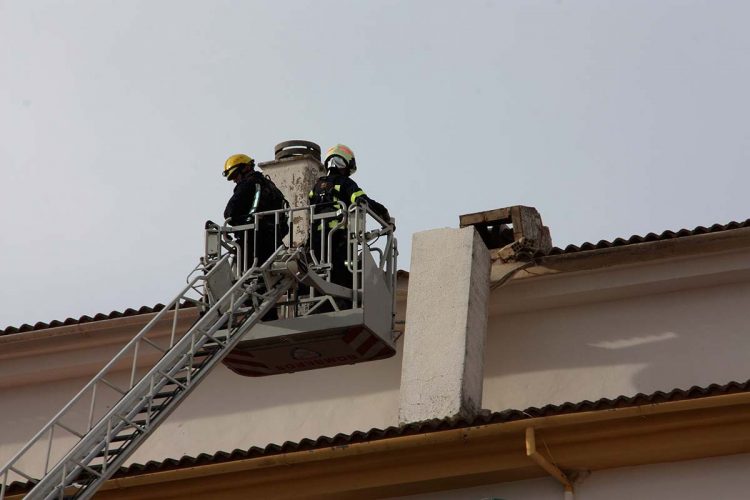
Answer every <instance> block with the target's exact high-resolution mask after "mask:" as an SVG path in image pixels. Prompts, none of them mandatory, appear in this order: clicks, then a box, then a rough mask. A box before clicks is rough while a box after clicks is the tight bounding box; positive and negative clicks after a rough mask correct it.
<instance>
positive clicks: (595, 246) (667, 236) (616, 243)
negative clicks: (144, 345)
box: [0, 219, 750, 335]
mask: <svg viewBox="0 0 750 500" xmlns="http://www.w3.org/2000/svg"><path fill="white" fill-rule="evenodd" d="M745 227H750V219H747V220H745V221H744V222H735V221H732V222H729V223H727V224H714V225H713V226H710V227H703V226H698V227H696V228H694V229H680V230H679V231H677V232H675V231H664V232H662V233H660V234H656V233H648V234H647V235H645V236H638V235H633V236H631V237H630V238H628V239H625V238H615V239H614V240H612V241H607V240H601V241H599V242H598V243H591V242H586V243H582V244H581V245H580V246H576V245H568V246H566V247H565V248H559V247H554V248H553V249H552V250H551V251H550V252H549V254H548V255H560V254H569V253H575V252H586V251H590V250H601V249H603V248H614V247H622V246H627V245H637V244H639V243H649V242H652V241H665V240H671V239H675V238H684V237H687V236H698V235H701V234H709V233H718V232H722V231H731V230H733V229H741V228H745ZM398 273H399V276H408V275H409V273H408V272H407V271H402V270H399V271H398ZM163 308H164V305H163V304H156V305H155V306H153V307H148V306H143V307H141V308H139V309H130V308H129V309H126V310H125V311H123V312H120V311H112V312H111V313H109V314H101V313H100V314H97V315H95V316H93V317H91V316H81V317H80V318H78V319H74V318H68V319H66V320H64V321H52V322H50V323H44V322H42V321H40V322H38V323H35V324H33V325H30V324H23V325H21V326H19V327H14V326H8V327H6V328H5V329H4V330H0V335H11V334H14V333H24V332H30V331H36V330H44V329H46V328H54V327H56V326H65V325H75V324H79V323H89V322H91V321H102V320H107V319H114V318H120V317H123V316H135V315H138V314H148V313H151V312H158V311H160V310H162V309H163Z"/></svg>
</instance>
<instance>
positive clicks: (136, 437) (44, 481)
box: [0, 246, 299, 500]
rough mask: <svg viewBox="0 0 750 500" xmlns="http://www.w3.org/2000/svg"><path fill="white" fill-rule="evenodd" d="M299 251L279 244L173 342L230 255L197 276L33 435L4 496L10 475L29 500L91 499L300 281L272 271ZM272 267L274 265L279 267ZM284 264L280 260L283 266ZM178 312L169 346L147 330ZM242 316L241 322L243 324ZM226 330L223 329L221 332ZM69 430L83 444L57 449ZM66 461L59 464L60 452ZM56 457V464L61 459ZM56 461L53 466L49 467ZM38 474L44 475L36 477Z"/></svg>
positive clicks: (3, 472) (0, 488)
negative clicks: (182, 312) (147, 361)
mask: <svg viewBox="0 0 750 500" xmlns="http://www.w3.org/2000/svg"><path fill="white" fill-rule="evenodd" d="M298 253H299V250H295V251H287V250H286V249H285V248H284V247H283V246H281V247H279V249H278V250H277V251H276V253H275V254H274V255H272V256H271V258H269V259H268V260H267V261H266V262H265V263H264V264H263V265H261V266H258V267H253V268H251V269H249V270H248V271H247V272H245V273H244V274H243V275H242V276H241V277H240V279H238V280H237V281H236V283H234V284H233V285H231V287H230V288H229V289H228V290H227V291H226V293H224V294H223V295H222V296H221V297H220V298H219V299H218V300H217V301H216V302H215V303H214V304H213V306H212V307H211V308H210V309H209V310H208V311H207V312H206V313H205V314H204V315H203V316H202V317H201V318H200V319H199V320H198V321H197V322H196V323H195V324H194V325H193V326H192V327H191V328H190V329H189V330H188V331H187V332H186V333H185V334H184V335H183V336H182V337H181V338H179V339H178V340H177V341H175V326H176V316H177V312H178V310H179V307H180V304H181V301H184V300H185V299H186V298H187V295H186V294H187V293H188V292H189V291H190V290H195V289H196V287H197V286H198V284H199V282H201V281H206V282H207V281H209V280H211V279H212V278H215V277H216V276H218V275H220V274H221V273H222V271H226V268H227V267H228V266H229V262H228V259H229V255H225V256H224V257H223V258H221V259H220V260H218V261H217V262H215V263H212V264H211V267H210V269H203V270H204V271H205V274H204V275H201V276H197V277H195V278H193V279H192V280H191V281H190V282H189V284H188V286H187V287H185V288H184V289H183V290H182V291H181V292H180V294H178V296H177V297H176V298H175V299H174V300H173V301H171V302H170V303H169V304H168V305H167V307H165V309H164V310H163V311H161V312H160V313H159V314H158V315H157V316H156V317H154V318H153V319H152V320H151V321H150V322H149V323H148V325H146V326H145V327H144V328H143V330H141V332H139V333H138V334H137V335H136V336H135V337H134V338H133V339H132V340H131V341H130V342H129V343H128V344H127V345H126V346H125V347H124V348H123V349H122V350H121V351H120V352H119V353H118V354H117V355H116V356H115V357H114V358H113V359H112V361H110V362H109V363H108V364H107V365H106V366H105V367H104V368H103V369H102V370H101V371H100V372H99V373H98V374H97V375H96V376H95V377H94V378H93V379H92V380H91V381H90V382H89V383H88V384H87V385H86V386H85V387H84V389H82V390H81V391H80V392H79V393H78V394H77V395H76V396H75V397H74V398H73V399H72V400H71V401H70V402H69V403H68V404H67V405H66V406H65V407H64V408H63V409H62V410H61V411H60V412H59V413H58V414H57V415H55V417H53V418H52V420H51V421H50V422H49V423H48V424H47V425H46V426H45V427H44V428H43V429H42V430H41V431H39V432H38V433H37V434H36V436H34V438H32V440H31V441H30V442H29V443H28V444H27V445H26V446H25V447H24V448H23V449H21V451H20V452H18V453H17V454H16V456H14V457H13V458H12V459H11V460H10V462H9V463H8V464H6V465H5V466H4V467H3V468H2V469H0V480H1V484H0V500H2V499H3V498H4V497H5V494H6V488H7V486H8V482H9V478H10V477H11V474H15V475H17V476H20V477H22V478H25V479H26V480H28V481H31V482H34V483H36V484H35V485H34V487H33V488H32V490H31V491H30V492H29V493H28V496H27V497H26V498H31V499H52V498H61V499H62V498H64V497H65V498H69V497H71V496H72V497H74V498H90V497H91V496H93V494H94V493H95V492H96V490H97V488H98V487H99V486H100V485H101V484H102V483H103V482H104V481H106V480H107V479H108V478H109V477H111V476H112V474H114V473H115V472H116V471H117V470H118V468H119V467H120V466H121V465H122V464H123V463H124V462H125V460H126V459H127V458H128V457H129V456H130V455H131V454H132V453H133V452H134V451H135V450H136V449H137V448H138V446H139V445H140V444H141V442H143V441H144V440H145V439H146V438H147V437H148V436H149V435H150V434H151V433H152V432H153V431H154V430H155V429H156V428H157V427H158V425H159V424H160V423H161V422H163V421H164V420H165V419H166V418H167V416H168V415H169V414H170V413H171V412H172V411H174V410H175V408H177V406H178V405H179V404H180V402H182V400H183V399H184V398H185V397H186V396H187V395H188V394H189V393H190V392H191V391H192V390H193V389H194V388H195V387H196V386H197V385H198V384H199V383H200V382H201V381H202V380H203V379H204V378H205V376H206V375H207V374H208V373H209V371H210V370H211V369H212V368H213V367H214V366H215V365H216V364H217V363H218V362H220V361H221V359H222V358H223V357H224V356H225V355H226V354H228V353H229V352H230V351H231V350H232V349H233V348H234V346H235V345H236V344H237V342H239V340H240V339H241V338H242V337H243V335H244V334H245V333H246V332H248V331H249V330H250V329H251V328H252V327H253V325H255V324H256V323H257V322H258V321H259V320H260V318H261V317H263V315H264V314H265V313H267V312H268V311H269V310H270V309H271V308H272V307H274V306H275V304H276V302H277V300H278V299H279V298H280V297H281V296H282V295H283V294H284V293H285V292H286V291H287V290H288V289H289V287H290V286H292V283H293V281H294V278H293V277H291V276H290V275H288V274H284V273H278V272H277V273H274V271H273V270H274V269H281V268H282V265H284V264H285V263H286V262H287V261H289V260H294V259H295V258H296V257H297V256H298V255H297V254H298ZM274 264H276V266H275V267H274ZM279 264H281V265H279ZM170 310H172V311H174V315H175V318H174V323H173V328H172V337H171V339H170V342H169V345H168V346H164V347H162V346H160V345H159V343H158V342H157V341H156V340H155V339H150V338H149V337H148V335H149V334H150V333H151V332H152V330H153V329H154V326H155V325H156V324H157V322H159V320H161V319H163V318H164V317H165V316H166V314H167V313H168V311H170ZM238 315H239V316H240V318H241V319H240V321H237V318H238ZM220 330H221V332H220ZM147 348H150V349H155V350H157V351H159V352H161V353H162V354H163V355H162V356H161V358H160V359H158V361H156V362H155V363H154V364H153V366H152V367H151V368H150V369H149V370H148V373H146V374H145V375H144V376H143V377H142V378H140V379H139V380H136V376H135V375H136V372H137V370H138V368H139V364H142V362H143V358H144V357H145V356H143V354H142V352H141V356H140V357H139V350H141V351H143V350H144V349H147ZM124 361H129V362H130V363H132V366H131V377H130V382H129V383H127V384H126V385H124V386H123V385H122V383H120V384H118V383H117V382H116V379H117V377H116V374H115V373H114V372H115V371H116V370H117V371H121V370H122V363H123V362H124ZM105 389H108V390H114V391H115V392H116V393H119V395H121V398H120V399H119V401H118V402H117V403H116V404H115V405H114V406H112V408H111V409H110V410H109V411H107V412H106V413H105V414H104V415H103V416H102V417H101V418H100V419H99V420H98V421H97V420H96V418H95V417H96V415H95V412H96V409H97V404H99V406H101V401H98V397H97V390H98V391H99V392H100V393H101V392H102V391H103V390H105ZM87 403H89V404H90V414H89V419H88V426H87V428H85V429H74V428H72V426H70V425H67V424H66V423H65V419H66V417H71V418H70V419H71V420H72V419H73V417H72V415H74V412H75V411H77V410H79V409H80V406H81V404H87ZM56 432H57V433H58V434H59V433H60V432H67V433H68V434H72V435H74V436H76V437H77V438H78V441H77V442H76V443H75V444H74V445H73V446H72V447H70V448H69V449H68V450H67V451H63V453H64V454H62V453H61V450H55V449H54V448H53V443H54V444H57V441H55V440H54V438H55V433H56ZM36 445H40V446H46V447H47V453H46V457H47V458H46V463H45V464H44V468H43V469H42V470H40V471H34V470H31V469H32V467H30V466H29V464H27V463H26V460H25V458H26V457H27V456H30V455H31V453H32V450H34V449H35V446H36ZM60 455H62V458H60V459H59V461H57V457H58V456H60ZM55 461H56V463H55ZM51 464H54V465H52V466H50V465H51ZM36 477H41V478H40V479H36Z"/></svg>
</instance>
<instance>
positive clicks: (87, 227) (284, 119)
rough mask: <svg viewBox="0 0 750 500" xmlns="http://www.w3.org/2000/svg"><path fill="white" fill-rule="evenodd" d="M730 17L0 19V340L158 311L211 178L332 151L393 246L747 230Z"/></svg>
mask: <svg viewBox="0 0 750 500" xmlns="http://www.w3.org/2000/svg"><path fill="white" fill-rule="evenodd" d="M748 19H750V3H748V2H742V1H736V2H735V1H729V0H726V1H719V0H706V1H687V0H682V1H675V0H672V1H669V0H659V1H653V0H643V1H635V0H621V1H604V0H590V1H582V0H580V1H569V0H564V1H532V0H517V1H511V0H507V1H481V2H478V1H465V0H462V1H460V2H459V1H455V2H438V1H398V2H396V1H369V2H364V1H357V2H354V1H348V2H344V1H306V2H303V1H285V2H279V1H271V0H269V1H253V2H251V1H243V2H240V1H235V2H229V1H162V0H149V1H134V0H128V1H104V0H76V1H47V0H44V1H43V0H33V1H32V0H14V1H8V0H0V137H1V139H0V186H2V198H0V199H1V200H2V201H0V221H1V222H2V234H3V236H2V242H3V245H2V253H1V254H0V255H1V256H2V264H1V265H0V277H1V278H2V286H1V287H0V328H3V327H4V326H6V325H14V326H18V325H20V324H22V323H32V324H33V323H35V322H37V321H46V322H48V321H51V320H53V319H65V318H66V317H69V316H72V317H78V316H80V315H82V314H89V315H93V314H96V313H99V312H104V313H109V312H110V311H112V310H115V309H117V310H123V309H125V308H127V307H139V306H142V305H153V304H155V303H157V302H166V301H168V300H170V299H171V298H172V296H173V295H174V294H175V293H176V292H177V291H178V290H179V288H180V287H181V286H182V284H183V283H184V278H185V275H186V274H187V273H188V271H189V270H190V269H192V267H193V266H194V265H195V263H196V262H197V258H198V257H199V255H200V253H201V251H202V244H203V242H202V228H203V222H204V221H205V220H206V219H214V220H219V219H220V218H221V213H222V210H223V207H224V204H225V203H226V200H227V198H228V196H229V194H230V192H231V187H232V186H231V185H230V184H229V183H227V182H226V181H225V180H224V179H223V178H222V177H221V175H220V172H221V167H222V164H223V161H224V159H225V158H226V157H227V156H229V155H230V154H233V153H237V152H245V153H248V154H250V155H251V156H253V157H255V158H257V159H259V160H261V161H263V160H269V159H272V157H273V146H274V145H275V144H276V143H278V142H281V141H284V140H288V139H309V140H312V141H315V142H317V143H319V144H321V146H323V147H324V148H325V147H327V146H329V145H331V144H333V143H336V142H343V143H345V144H347V145H349V146H350V147H352V148H353V149H354V151H355V153H356V155H357V163H358V165H359V171H358V172H357V174H356V176H355V179H356V180H357V181H358V182H359V184H360V186H362V187H363V188H364V189H365V190H366V191H367V193H368V194H369V195H370V196H371V197H372V198H374V199H376V200H378V201H380V202H382V203H384V204H385V205H386V206H388V207H389V209H390V211H391V214H392V215H393V216H394V217H396V219H397V224H398V235H399V237H400V244H401V249H402V254H401V257H400V263H401V266H400V267H402V268H408V267H409V249H410V239H411V235H412V234H413V233H414V232H416V231H421V230H424V229H429V228H436V227H444V226H454V227H455V226H457V225H458V216H459V215H460V214H464V213H468V212H474V211H479V210H488V209H492V208H499V207H504V206H509V205H514V204H524V205H531V206H535V207H537V208H538V209H539V211H540V212H541V214H542V217H543V219H544V222H545V224H547V225H548V226H549V227H550V228H551V232H552V238H553V242H554V243H555V244H556V245H557V246H565V245H567V244H570V243H574V244H580V243H582V242H584V241H598V240H600V239H613V238H616V237H619V236H623V237H628V236H630V235H632V234H645V233H648V232H650V231H654V232H660V231H663V230H665V229H679V228H682V227H688V228H692V227H695V226H698V225H710V224H713V223H717V222H718V223H725V222H728V221H730V220H744V219H746V218H748V217H750V208H749V207H748V201H747V198H748V195H747V186H748V180H749V179H748V178H749V177H750V174H749V173H748V168H747V165H748V160H749V159H750V149H749V148H748V139H749V138H750V128H749V127H748V120H749V119H750V100H749V99H748V92H750V57H749V54H750V52H749V49H750V30H748Z"/></svg>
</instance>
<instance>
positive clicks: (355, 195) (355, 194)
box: [351, 189, 365, 203]
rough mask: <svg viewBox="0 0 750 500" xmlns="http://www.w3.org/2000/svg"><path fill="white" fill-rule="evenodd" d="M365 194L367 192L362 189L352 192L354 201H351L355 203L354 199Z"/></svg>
mask: <svg viewBox="0 0 750 500" xmlns="http://www.w3.org/2000/svg"><path fill="white" fill-rule="evenodd" d="M363 194H365V192H364V191H362V190H361V189H360V190H359V191H356V192H355V193H354V194H352V201H351V203H354V200H356V199H357V198H359V197H360V196H362V195H363Z"/></svg>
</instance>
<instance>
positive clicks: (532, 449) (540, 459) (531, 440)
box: [526, 427, 573, 499]
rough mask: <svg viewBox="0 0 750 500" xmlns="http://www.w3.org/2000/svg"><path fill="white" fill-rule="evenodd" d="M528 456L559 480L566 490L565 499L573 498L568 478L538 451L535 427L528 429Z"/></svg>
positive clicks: (571, 486) (571, 484)
mask: <svg viewBox="0 0 750 500" xmlns="http://www.w3.org/2000/svg"><path fill="white" fill-rule="evenodd" d="M526 456H527V457H529V458H530V459H531V460H533V461H534V462H536V464H537V465H539V467H541V468H542V469H544V470H545V471H547V473H548V474H549V475H550V476H552V477H554V478H555V479H557V480H558V481H559V482H560V484H562V485H563V487H564V488H565V498H566V499H568V498H571V499H572V498H573V483H571V482H570V479H568V476H566V475H565V473H564V472H563V471H561V470H560V468H559V467H557V465H555V464H553V463H552V462H550V461H549V460H547V457H545V456H544V455H542V454H541V453H539V452H538V451H537V449H536V434H535V432H534V428H533V427H527V428H526Z"/></svg>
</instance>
